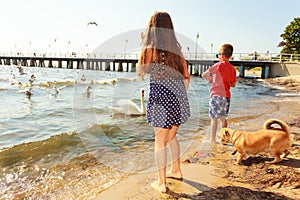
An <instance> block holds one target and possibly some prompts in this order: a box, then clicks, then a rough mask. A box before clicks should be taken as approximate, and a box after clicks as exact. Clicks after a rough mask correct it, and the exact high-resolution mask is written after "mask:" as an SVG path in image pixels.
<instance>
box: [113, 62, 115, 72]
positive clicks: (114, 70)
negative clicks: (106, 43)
mask: <svg viewBox="0 0 300 200" xmlns="http://www.w3.org/2000/svg"><path fill="white" fill-rule="evenodd" d="M113 71H116V63H115V62H113Z"/></svg>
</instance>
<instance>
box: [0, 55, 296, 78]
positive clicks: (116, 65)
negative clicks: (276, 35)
mask: <svg viewBox="0 0 300 200" xmlns="http://www.w3.org/2000/svg"><path fill="white" fill-rule="evenodd" d="M248 55H249V54H237V53H236V54H234V55H233V57H232V59H231V60H230V63H232V64H233V65H234V66H235V67H237V68H238V70H239V76H240V77H242V78H243V77H245V70H246V69H247V70H249V69H252V68H256V67H259V68H261V75H260V78H271V77H279V76H289V75H291V72H290V71H291V70H289V69H288V67H289V65H290V64H293V66H292V69H296V71H298V69H299V70H300V64H299V55H293V54H279V55H276V56H274V55H269V56H268V57H255V59H253V58H252V57H251V56H248ZM185 57H186V58H187V64H188V70H189V73H190V74H191V75H195V76H201V74H202V73H203V72H204V71H206V70H207V69H208V68H209V67H211V66H212V65H213V64H215V63H217V62H218V60H217V59H215V58H214V55H211V54H199V55H197V56H195V58H198V59H193V56H191V55H190V54H189V55H185ZM189 58H191V59H189ZM137 62H138V55H137V54H133V55H130V54H126V56H125V54H124V55H109V54H106V55H103V54H101V55H97V54H93V56H90V55H89V54H86V55H84V54H82V55H76V54H53V55H48V56H46V54H38V55H36V54H32V55H27V56H24V55H23V54H13V55H12V54H11V55H9V54H3V53H2V54H1V53H0V65H21V66H25V67H48V68H66V69H84V70H101V71H118V72H135V70H136V64H137ZM292 71H295V70H292ZM297 73H298V72H297ZM297 75H300V74H297Z"/></svg>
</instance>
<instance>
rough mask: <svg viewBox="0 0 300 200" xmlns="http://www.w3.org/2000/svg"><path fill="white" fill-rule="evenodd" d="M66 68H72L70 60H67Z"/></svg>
mask: <svg viewBox="0 0 300 200" xmlns="http://www.w3.org/2000/svg"><path fill="white" fill-rule="evenodd" d="M67 69H73V61H72V60H68V61H67Z"/></svg>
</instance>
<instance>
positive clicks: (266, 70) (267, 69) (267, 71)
mask: <svg viewBox="0 0 300 200" xmlns="http://www.w3.org/2000/svg"><path fill="white" fill-rule="evenodd" d="M269 77H270V67H269V66H265V67H263V68H262V72H261V78H269Z"/></svg>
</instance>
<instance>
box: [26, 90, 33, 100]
mask: <svg viewBox="0 0 300 200" xmlns="http://www.w3.org/2000/svg"><path fill="white" fill-rule="evenodd" d="M25 94H26V96H27V97H28V99H30V97H31V95H32V91H31V88H29V89H28V90H26V91H25Z"/></svg>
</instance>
